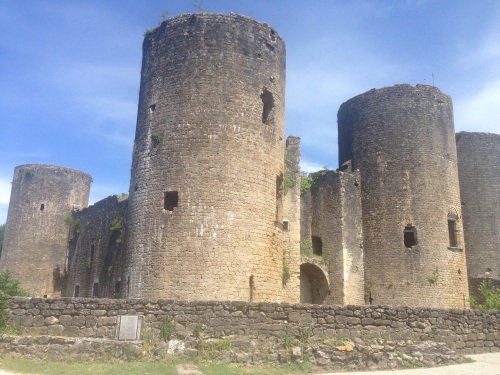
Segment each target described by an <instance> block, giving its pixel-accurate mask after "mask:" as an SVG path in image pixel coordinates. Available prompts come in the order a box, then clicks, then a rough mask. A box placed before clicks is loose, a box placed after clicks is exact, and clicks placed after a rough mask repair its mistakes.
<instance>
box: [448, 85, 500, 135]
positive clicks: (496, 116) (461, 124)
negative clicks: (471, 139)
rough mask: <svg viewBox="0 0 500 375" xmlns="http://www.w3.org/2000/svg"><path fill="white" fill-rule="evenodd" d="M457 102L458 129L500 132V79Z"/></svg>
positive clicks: (456, 118)
mask: <svg viewBox="0 0 500 375" xmlns="http://www.w3.org/2000/svg"><path fill="white" fill-rule="evenodd" d="M455 102H456V104H455V122H456V128H457V131H460V130H467V131H475V132H477V131H481V132H490V133H500V105H499V103H500V79H498V80H496V81H494V82H491V83H489V84H487V85H486V86H485V87H484V88H483V89H482V90H481V91H479V92H476V93H474V94H472V95H470V96H467V97H463V98H459V99H457V100H456V101H455Z"/></svg>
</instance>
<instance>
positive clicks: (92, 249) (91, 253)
mask: <svg viewBox="0 0 500 375" xmlns="http://www.w3.org/2000/svg"><path fill="white" fill-rule="evenodd" d="M94 252H95V247H94V244H92V245H90V263H92V262H93V261H94Z"/></svg>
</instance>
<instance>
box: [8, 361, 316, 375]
mask: <svg viewBox="0 0 500 375" xmlns="http://www.w3.org/2000/svg"><path fill="white" fill-rule="evenodd" d="M178 364H195V365H197V366H198V368H199V370H200V371H201V372H203V374H204V375H286V374H304V373H307V372H311V371H312V370H314V369H315V367H314V366H313V365H311V364H310V363H297V364H272V365H271V364H270V365H265V366H261V367H245V365H237V364H232V363H225V362H206V361H197V360H189V359H185V358H172V359H169V360H167V361H165V362H153V361H145V362H118V361H109V362H93V363H82V362H50V361H34V360H27V359H11V358H3V359H2V360H1V361H0V368H1V369H3V370H9V371H15V372H18V373H22V374H40V375H45V374H47V375H53V374H57V375H74V374H78V375H86V374H89V375H91V374H92V375H144V374H148V375H177V365H178Z"/></svg>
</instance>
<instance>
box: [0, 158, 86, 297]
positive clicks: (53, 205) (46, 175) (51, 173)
mask: <svg viewBox="0 0 500 375" xmlns="http://www.w3.org/2000/svg"><path fill="white" fill-rule="evenodd" d="M91 181H92V178H91V177H90V175H89V174H87V173H84V172H80V171H77V170H75V169H70V168H64V167H58V166H55V165H45V164H26V165H20V166H18V167H16V169H15V170H14V179H13V180H12V191H11V195H10V204H9V212H8V215H7V223H6V227H5V238H4V243H3V249H2V257H1V260H0V269H1V270H2V271H5V270H9V271H11V272H12V274H13V276H14V277H15V278H17V279H19V280H20V281H21V287H22V288H24V289H26V290H27V291H28V293H29V295H30V296H32V297H43V296H46V297H57V296H60V295H61V286H62V285H61V284H62V281H63V277H64V272H65V265H66V256H67V250H68V240H69V236H70V234H72V233H74V232H75V230H74V229H75V228H70V225H68V224H71V222H70V221H69V220H68V219H66V218H67V217H68V216H70V215H71V213H72V212H73V210H75V209H82V208H84V207H87V204H88V199H89V190H90V183H91ZM74 226H75V225H73V227H74Z"/></svg>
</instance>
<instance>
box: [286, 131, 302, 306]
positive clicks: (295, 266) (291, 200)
mask: <svg viewBox="0 0 500 375" xmlns="http://www.w3.org/2000/svg"><path fill="white" fill-rule="evenodd" d="M299 162H300V138H299V137H292V136H290V137H288V138H287V140H286V144H285V182H284V189H285V194H284V197H283V245H284V252H285V253H284V257H285V264H286V266H287V267H288V270H289V274H290V276H289V278H288V280H287V281H286V283H285V284H284V286H283V299H282V301H284V302H291V303H298V302H300V225H301V224H300V167H299ZM285 264H284V265H283V267H285Z"/></svg>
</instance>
